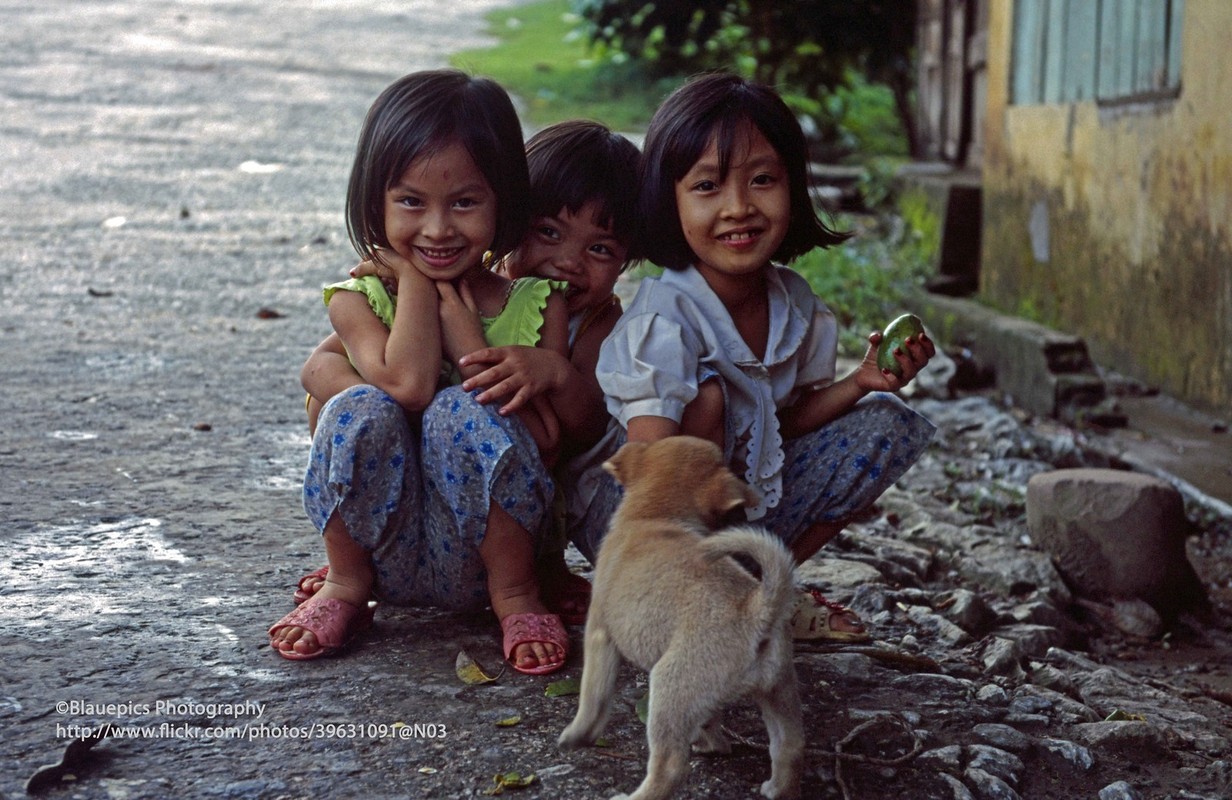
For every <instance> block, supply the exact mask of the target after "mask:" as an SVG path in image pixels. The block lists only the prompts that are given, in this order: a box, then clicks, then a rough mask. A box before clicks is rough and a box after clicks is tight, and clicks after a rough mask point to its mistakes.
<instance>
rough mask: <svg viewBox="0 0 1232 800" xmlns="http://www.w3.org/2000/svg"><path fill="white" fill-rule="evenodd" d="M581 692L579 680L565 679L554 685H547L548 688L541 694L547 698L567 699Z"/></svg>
mask: <svg viewBox="0 0 1232 800" xmlns="http://www.w3.org/2000/svg"><path fill="white" fill-rule="evenodd" d="M581 691H582V682H581V681H580V680H578V679H577V678H565V679H564V680H561V681H556V682H555V683H549V684H548V688H547V689H545V690H544V691H543V693H544V694H545V695H547V696H548V697H568V696H569V695H573V694H578V693H580V692H581Z"/></svg>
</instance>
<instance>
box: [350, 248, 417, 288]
mask: <svg viewBox="0 0 1232 800" xmlns="http://www.w3.org/2000/svg"><path fill="white" fill-rule="evenodd" d="M381 258H383V259H385V260H386V261H393V260H394V259H398V260H399V261H405V259H403V258H402V256H400V255H398V254H397V253H388V254H386V253H382V254H381ZM405 263H406V265H407V266H410V262H409V261H405ZM350 275H351V277H352V278H366V277H368V276H369V275H374V276H376V277H377V278H379V279H380V281H381V283H382V284H383V285H384V286H385V290H386V291H388V292H389V293H390V294H397V293H398V273H397V272H395V271H394V269H393V267H391V266H389V264H386V263H384V262H383V261H374V260H371V259H367V260H364V261H361V262H359V263H358V264H356V265H355V266H353V267H351V272H350Z"/></svg>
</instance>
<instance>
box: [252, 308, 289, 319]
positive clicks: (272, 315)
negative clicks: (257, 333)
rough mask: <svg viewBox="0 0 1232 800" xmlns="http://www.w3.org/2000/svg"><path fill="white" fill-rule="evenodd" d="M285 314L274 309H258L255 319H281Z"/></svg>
mask: <svg viewBox="0 0 1232 800" xmlns="http://www.w3.org/2000/svg"><path fill="white" fill-rule="evenodd" d="M285 316H286V314H284V313H282V312H281V311H279V310H277V309H274V308H258V309H257V319H282V318H283V317H285Z"/></svg>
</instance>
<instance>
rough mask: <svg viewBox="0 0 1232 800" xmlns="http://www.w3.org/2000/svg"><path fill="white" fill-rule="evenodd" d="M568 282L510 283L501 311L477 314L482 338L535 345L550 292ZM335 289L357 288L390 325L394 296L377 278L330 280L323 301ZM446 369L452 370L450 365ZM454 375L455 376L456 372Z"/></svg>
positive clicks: (496, 344)
mask: <svg viewBox="0 0 1232 800" xmlns="http://www.w3.org/2000/svg"><path fill="white" fill-rule="evenodd" d="M568 286H569V284H568V282H566V281H551V280H546V279H544V278H518V279H517V280H516V281H514V282H513V283H512V284H511V285H510V287H509V294H508V295H506V297H505V306H504V308H502V309H501V310H500V313H499V314H497V315H496V316H495V317H480V318H479V321H480V323H481V324H482V325H483V338H484V340H485V341H487V343H488V346H489V347H505V346H507V345H513V344H521V345H526V346H528V347H534V346H535V345H537V344H539V329H540V328H542V327H543V309H544V308H546V307H547V304H548V296H549V295H551V294H552V292H564V291H565V290H566V289H567V288H568ZM335 292H360V293H361V294H363V295H364V297H366V298H368V305H369V306H370V307H371V308H372V312H373V313H374V314H376V316H377V319H379V320H380V321H381V322H383V323H384V324H385V327H386V328H392V327H393V324H394V307H395V302H394V298H393V296H391V295H390V294H389V291H388V290H386V288H385V284H383V283H381V279H380V278H378V277H376V276H375V275H366V276H364V277H362V278H351V279H350V280H345V281H342V282H341V283H334V284H330V285H329V286H326V287H325V305H329V301H330V299H331V298H333V296H334V293H335ZM443 371H444V370H443ZM449 371H450V372H453V370H452V369H450V370H449ZM454 377H455V379H456V377H457V376H456V374H455V375H454ZM455 382H456V380H455Z"/></svg>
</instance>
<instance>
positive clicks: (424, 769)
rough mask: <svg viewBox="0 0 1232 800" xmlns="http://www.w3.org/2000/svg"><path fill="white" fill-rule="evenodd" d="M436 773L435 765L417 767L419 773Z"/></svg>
mask: <svg viewBox="0 0 1232 800" xmlns="http://www.w3.org/2000/svg"><path fill="white" fill-rule="evenodd" d="M436 773H437V769H436V767H420V768H419V774H420V775H435V774H436Z"/></svg>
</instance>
